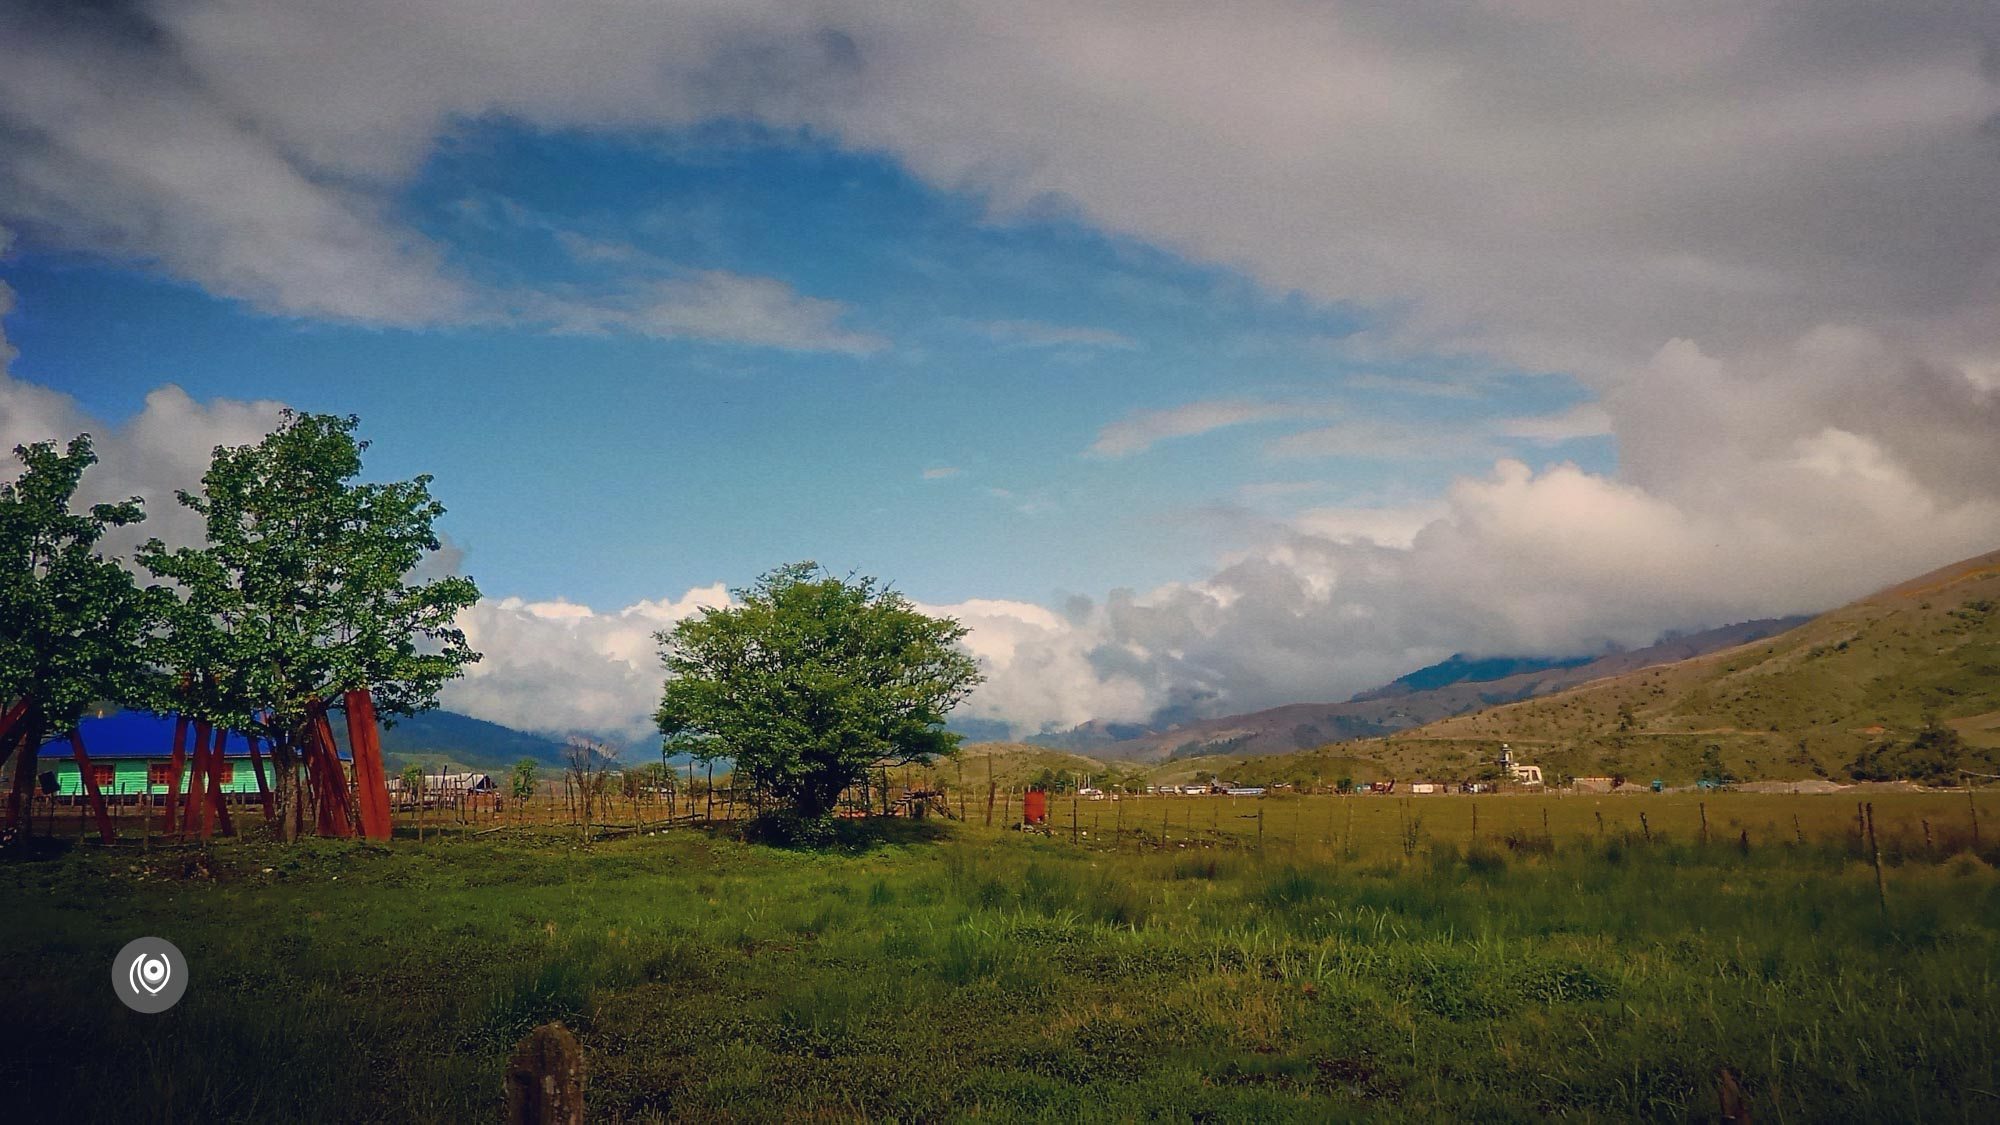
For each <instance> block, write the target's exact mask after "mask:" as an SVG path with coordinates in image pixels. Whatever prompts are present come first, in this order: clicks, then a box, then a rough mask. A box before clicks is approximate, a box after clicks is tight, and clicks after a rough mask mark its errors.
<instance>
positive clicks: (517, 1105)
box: [507, 1023, 583, 1125]
mask: <svg viewBox="0 0 2000 1125" xmlns="http://www.w3.org/2000/svg"><path fill="white" fill-rule="evenodd" d="M507 1122H508V1125H583V1045H582V1044H580V1043H578V1042H577V1041H576V1036H574V1035H572V1034H570V1031H569V1029H568V1028H566V1027H564V1026H563V1025H562V1024H560V1023H545V1024H543V1025H542V1026H540V1027H538V1028H536V1029H535V1030H533V1031H531V1032H529V1033H528V1037H527V1038H526V1039H523V1040H521V1045H520V1046H518V1047H516V1048H514V1057H513V1058H512V1059H511V1060H509V1061H508V1063H507Z"/></svg>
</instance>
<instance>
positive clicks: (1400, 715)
mask: <svg viewBox="0 0 2000 1125" xmlns="http://www.w3.org/2000/svg"><path fill="white" fill-rule="evenodd" d="M1806 620H1808V619H1807V618H1804V617H1784V618H1771V619H1767V620H1761V621H1746V622H1743V623H1741V624H1737V625H1728V626H1724V627H1723V628H1720V629H1710V630H1707V631H1705V632H1700V633H1693V634H1690V635H1687V636H1683V637H1675V638H1673V639H1671V640H1665V641H1662V642H1660V643H1659V644H1655V645H1650V646H1648V647H1646V648H1642V649H1634V650H1632V651H1630V652H1620V653H1613V654H1611V655H1608V656H1600V657H1597V658H1596V659H1593V660H1586V661H1583V662H1581V663H1578V662H1575V661H1572V660H1549V661H1539V662H1538V661H1535V660H1533V659H1532V658H1527V659H1523V658H1501V659H1494V660H1467V659H1464V658H1462V657H1460V658H1454V659H1455V660H1456V661H1457V663H1456V664H1454V663H1453V661H1450V660H1448V661H1445V662H1443V663H1442V664H1438V665H1433V666H1432V667H1431V668H1427V669H1422V670H1420V671H1418V672H1414V673H1411V674H1410V675H1409V676H1405V677H1403V678H1402V679H1400V680H1398V681H1396V682H1395V683H1392V684H1389V685H1386V686H1384V687H1382V688H1377V689H1375V690H1373V691H1368V692H1363V693H1361V694H1360V695H1358V696H1355V697H1354V698H1353V699H1351V700H1349V701H1347V702H1345V703H1293V704H1288V705H1286V706H1283V707H1273V708H1270V709H1268V710H1264V711H1256V712H1252V713H1250V714H1247V715H1229V716H1224V717H1222V718H1218V719H1202V720H1198V721H1195V722H1189V723H1183V724H1180V725H1177V726H1174V727H1172V728H1171V729H1167V730H1161V731H1152V732H1148V733H1145V734H1141V735H1139V736H1136V737H1131V738H1126V739H1122V740H1115V741H1113V740H1105V741H1103V742H1099V743H1094V744H1090V745H1089V746H1088V750H1089V752H1090V753H1091V754H1093V755H1096V756H1099V757H1104V758H1122V759H1133V760H1137V761H1145V762H1159V761H1165V760H1170V759H1175V758H1182V757H1190V756H1195V755H1209V754H1233V755H1238V756H1269V755H1275V754H1289V753H1292V752H1294V751H1297V750H1305V749H1311V748H1313V747H1318V746H1324V745H1326V744H1328V743H1334V742H1345V741H1349V740H1352V739H1361V738H1379V737H1382V736H1384V735H1388V734H1393V733H1394V732H1396V731H1400V730H1406V729H1408V728H1410V727H1416V726H1421V725H1423V724H1425V723H1429V722H1435V721H1436V720H1438V719H1443V718H1447V717H1449V716H1452V715H1462V714H1465V713H1466V712H1470V711H1478V710H1481V709H1483V708H1487V707H1493V706H1496V705H1498V704H1502V703H1512V702H1515V701H1517V700H1522V699H1532V698H1535V697H1537V696H1542V695H1548V694H1551V693H1553V692H1558V691H1562V690H1564V689H1565V688H1570V687H1574V686H1575V685H1577V684H1581V683H1585V682H1587V681H1590V680H1595V679H1601V678H1603V677H1606V676H1616V675H1620V674H1623V673H1626V672H1630V671H1633V670H1634V669H1639V668H1647V667H1651V666H1654V665H1658V664H1666V663H1670V662H1673V661H1676V660H1685V659H1687V658H1688V657H1691V656H1698V655H1700V654H1702V653H1705V652H1713V651H1715V650H1717V649H1721V648H1728V647H1731V646H1733V645H1738V644H1742V643H1744V642H1746V641H1752V640H1757V639H1761V638H1764V637H1769V636H1773V635H1775V634H1779V633H1782V632H1784V631H1785V630H1787V629H1791V628H1794V627H1795V626H1797V625H1799V624H1801V623H1803V622H1805V621H1806ZM1515 661H1519V662H1520V663H1522V664H1524V665H1534V664H1537V663H1539V665H1540V666H1539V667H1531V668H1530V669H1529V670H1526V671H1519V672H1514V673H1513V674H1511V675H1505V676H1502V677H1501V678H1499V679H1493V680H1483V679H1478V678H1476V677H1477V676H1478V675H1479V674H1481V672H1482V671H1484V670H1496V671H1506V670H1507V669H1508V668H1509V667H1510V666H1511V664H1512V663H1513V662H1515ZM1454 677H1456V678H1454ZM1433 680H1441V681H1443V682H1442V683H1441V684H1440V686H1437V687H1433V688H1428V689H1417V688H1416V687H1415V686H1414V684H1415V683H1421V682H1427V681H1433ZM1399 685H1400V686H1399Z"/></svg>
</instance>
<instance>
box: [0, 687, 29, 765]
mask: <svg viewBox="0 0 2000 1125" xmlns="http://www.w3.org/2000/svg"><path fill="white" fill-rule="evenodd" d="M28 703H29V700H28V697H27V696H22V697H21V701H20V702H18V703H16V704H14V705H13V706H12V707H9V708H7V713H6V714H5V715H0V765H5V764H6V762H7V755H8V753H9V752H11V751H12V750H13V748H14V728H15V727H18V726H20V725H21V720H22V719H25V718H27V717H28Z"/></svg>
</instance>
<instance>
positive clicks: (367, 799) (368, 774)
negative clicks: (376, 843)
mask: <svg viewBox="0 0 2000 1125" xmlns="http://www.w3.org/2000/svg"><path fill="white" fill-rule="evenodd" d="M346 702H347V745H348V747H349V748H350V749H351V750H352V751H353V753H354V783H355V787H356V789H357V790H359V796H360V798H361V800H360V804H361V834H362V835H363V836H366V837H368V838H369V839H370V840H387V839H388V838H389V835H390V832H391V830H392V828H393V822H392V821H391V819H390V816H389V778H388V775H387V774H386V773H385V772H384V771H383V769H382V734H381V728H380V727H379V726H377V725H376V722H375V699H374V697H373V696H372V695H370V694H369V693H368V692H367V691H365V690H364V691H350V692H348V693H347V700H346Z"/></svg>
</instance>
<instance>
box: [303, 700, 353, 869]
mask: <svg viewBox="0 0 2000 1125" xmlns="http://www.w3.org/2000/svg"><path fill="white" fill-rule="evenodd" d="M312 733H313V744H314V745H313V748H312V749H313V752H314V753H315V754H317V755H318V757H319V765H320V782H321V784H320V786H319V791H320V792H319V806H320V807H319V833H320V835H322V836H338V837H340V838H342V839H346V838H348V837H351V836H353V835H354V815H353V812H352V811H351V809H350V806H349V805H348V802H347V772H346V771H345V770H343V769H341V766H340V750H339V744H338V743H336V742H334V740H333V724H332V723H330V722H328V721H327V718H326V708H325V707H320V708H318V709H317V710H315V711H314V712H313V724H312Z"/></svg>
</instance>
